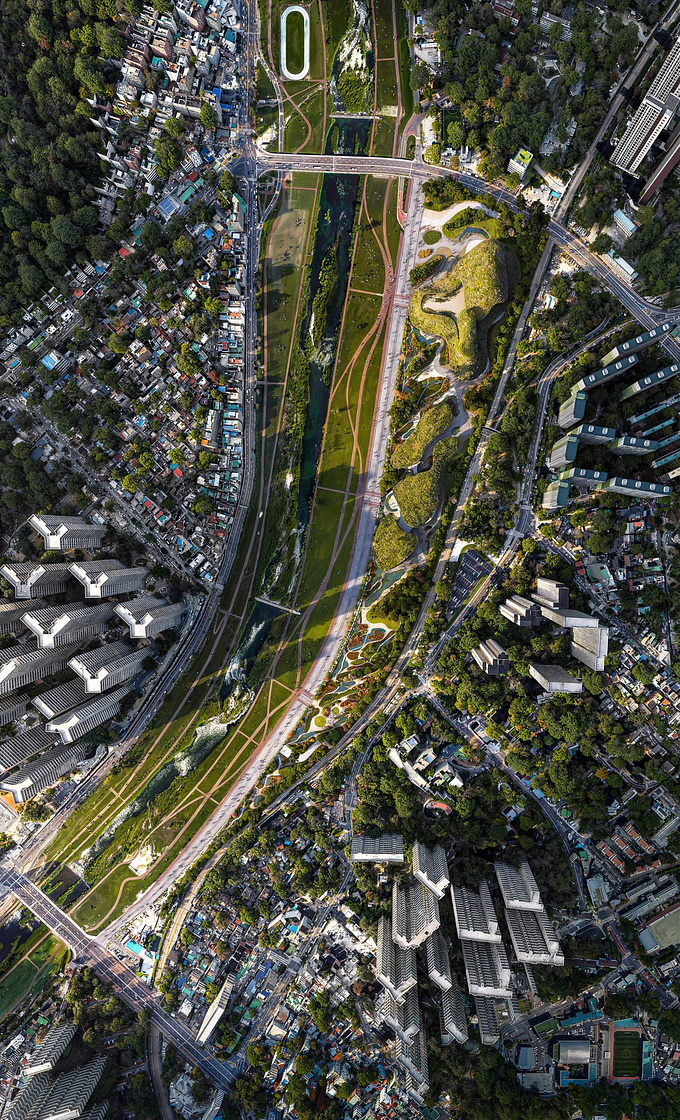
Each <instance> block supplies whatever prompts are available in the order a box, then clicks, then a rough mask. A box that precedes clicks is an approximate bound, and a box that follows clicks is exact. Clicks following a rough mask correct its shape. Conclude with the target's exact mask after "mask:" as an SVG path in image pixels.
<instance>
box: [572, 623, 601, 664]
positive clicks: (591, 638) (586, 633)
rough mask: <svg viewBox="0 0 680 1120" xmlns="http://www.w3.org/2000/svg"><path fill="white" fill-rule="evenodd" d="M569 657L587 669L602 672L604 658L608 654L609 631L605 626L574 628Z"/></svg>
mask: <svg viewBox="0 0 680 1120" xmlns="http://www.w3.org/2000/svg"><path fill="white" fill-rule="evenodd" d="M569 648H570V650H571V656H572V657H575V658H576V660H577V661H580V662H581V663H582V664H583V665H587V666H588V668H589V669H595V671H596V672H598V673H603V672H604V663H605V658H606V656H607V654H608V652H609V630H608V628H607V627H606V626H597V627H595V628H594V629H593V628H592V627H587V628H585V627H581V626H575V627H574V629H573V630H572V642H571V645H570V647H569Z"/></svg>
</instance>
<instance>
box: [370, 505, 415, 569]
mask: <svg viewBox="0 0 680 1120" xmlns="http://www.w3.org/2000/svg"><path fill="white" fill-rule="evenodd" d="M415 546H416V538H415V537H414V535H413V533H405V532H404V530H403V529H400V528H399V526H398V525H397V522H396V521H395V520H394V518H393V517H392V515H391V514H389V513H388V514H387V516H386V517H383V519H382V521H381V522H380V524H379V525H378V528H377V529H376V531H375V539H374V541H373V552H374V555H375V562H376V564H377V565H378V567H379V568H380V570H381V571H383V572H389V571H390V569H391V568H396V567H397V565H398V564H403V563H404V561H405V560H408V558H409V556H410V555H411V553H412V552H413V549H414V548H415Z"/></svg>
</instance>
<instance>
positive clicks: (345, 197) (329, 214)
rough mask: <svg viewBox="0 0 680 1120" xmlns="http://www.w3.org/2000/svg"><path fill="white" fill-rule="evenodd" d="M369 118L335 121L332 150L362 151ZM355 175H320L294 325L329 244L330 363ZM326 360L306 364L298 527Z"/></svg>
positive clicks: (303, 516) (326, 334) (345, 272)
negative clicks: (305, 287)
mask: <svg viewBox="0 0 680 1120" xmlns="http://www.w3.org/2000/svg"><path fill="white" fill-rule="evenodd" d="M370 123H371V122H370V121H369V120H362V119H357V118H351V119H340V120H338V121H337V128H338V136H337V141H336V148H335V150H336V151H337V152H338V153H339V154H341V155H345V154H354V152H355V151H360V152H363V151H364V149H365V145H366V141H367V139H368V131H369V126H370ZM332 150H333V149H332V148H331V143H330V133H329V137H328V140H327V142H326V154H330V153H331V152H332ZM359 183H360V176H358V175H325V176H324V181H323V186H322V188H321V199H320V202H319V218H318V222H317V233H316V240H315V242H314V249H313V252H312V263H311V267H310V281H309V299H308V303H307V314H306V315H305V319H304V322H303V324H302V328H301V331H300V338H301V341H302V342H303V343H304V339H305V338H306V336H307V331H308V329H309V323H310V316H311V307H312V304H313V302H314V296H315V295H316V293H317V290H318V287H319V272H320V270H321V263H322V261H323V259H324V257H325V255H326V253H327V252H328V250H329V249H330V248H331V247H332V246H333V245H335V254H336V261H337V274H336V278H335V282H334V286H333V293H332V294H333V300H332V302H331V301H330V300H329V303H328V312H327V316H326V324H325V327H324V331H323V335H322V338H321V341H320V344H319V347H318V350H319V352H320V353H321V354H325V355H327V356H328V359H329V360H330V369H331V371H332V364H333V362H334V360H335V346H336V341H337V334H338V328H339V326H340V320H341V318H342V309H343V307H344V305H345V297H346V295H347V282H348V279H349V267H350V260H351V253H352V230H353V228H354V215H355V210H356V205H357V200H358V198H359ZM328 368H329V367H328V362H324V363H322V362H320V361H316V360H313V361H311V362H310V369H309V400H308V404H307V419H306V422H305V431H304V437H303V443H302V462H301V464H300V488H299V491H298V522H299V524H300V528H301V529H304V528H305V527H306V525H307V521H308V519H309V503H310V500H311V497H312V491H313V488H314V476H315V474H316V466H317V461H318V458H319V452H320V450H321V438H322V436H323V428H324V424H325V422H326V413H327V411H328V399H329V393H330V389H329V385H328V384H327V380H328Z"/></svg>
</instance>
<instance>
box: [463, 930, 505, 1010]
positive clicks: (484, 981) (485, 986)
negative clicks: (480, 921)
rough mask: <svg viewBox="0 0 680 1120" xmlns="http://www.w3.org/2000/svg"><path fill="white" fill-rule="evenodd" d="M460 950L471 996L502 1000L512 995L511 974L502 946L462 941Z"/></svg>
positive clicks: (484, 942) (483, 942)
mask: <svg viewBox="0 0 680 1120" xmlns="http://www.w3.org/2000/svg"><path fill="white" fill-rule="evenodd" d="M461 948H462V950H463V961H464V962H465V975H466V976H467V982H468V990H469V992H470V995H471V996H490V997H492V998H494V999H502V998H507V997H509V996H511V995H512V990H511V987H510V983H511V978H512V973H511V971H510V964H509V962H508V958H507V956H506V953H505V948H504V947H503V945H502V944H500V945H491V944H489V943H488V942H486V941H468V940H462V941H461Z"/></svg>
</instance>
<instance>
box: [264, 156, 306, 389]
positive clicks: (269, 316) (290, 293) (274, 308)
mask: <svg viewBox="0 0 680 1120" xmlns="http://www.w3.org/2000/svg"><path fill="white" fill-rule="evenodd" d="M293 183H294V184H295V183H297V176H294V178H293ZM313 208H314V192H313V191H310V190H300V189H298V188H297V187H296V186H295V185H294V186H293V187H292V188H291V187H289V186H286V187H285V188H284V191H283V198H282V203H281V206H280V209H279V213H278V216H277V219H276V221H275V223H274V224H273V226H272V235H271V237H270V238H269V240H268V242H266V241H265V239H264V238H263V244H266V245H267V249H266V272H267V276H266V282H267V290H266V293H265V308H266V339H267V351H266V374H267V377H268V378H269V379H271V380H273V381H283V379H284V377H285V375H286V367H287V365H288V358H289V355H290V350H291V343H292V336H293V330H294V327H295V311H296V306H297V301H298V295H299V292H300V285H301V284H302V277H303V273H304V268H305V264H306V246H307V237H308V234H309V228H310V222H311V221H312V214H313ZM298 222H299V224H298Z"/></svg>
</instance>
